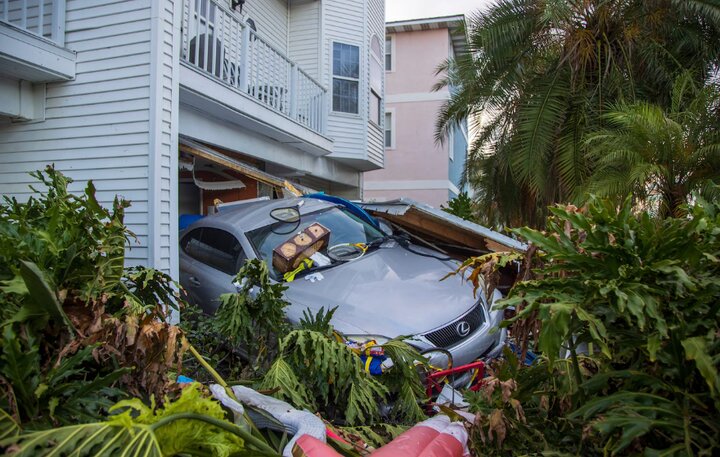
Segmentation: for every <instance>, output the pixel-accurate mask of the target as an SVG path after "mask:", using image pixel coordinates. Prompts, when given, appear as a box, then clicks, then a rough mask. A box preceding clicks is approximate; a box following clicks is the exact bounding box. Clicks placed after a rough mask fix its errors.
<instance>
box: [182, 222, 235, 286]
mask: <svg viewBox="0 0 720 457" xmlns="http://www.w3.org/2000/svg"><path fill="white" fill-rule="evenodd" d="M181 246H182V249H183V251H185V253H186V254H187V255H189V256H190V257H192V258H193V259H195V260H197V261H199V262H202V263H204V264H205V265H208V266H210V267H212V268H215V269H216V270H220V271H222V272H223V273H225V274H229V275H235V274H236V273H237V272H238V270H240V267H241V266H242V262H244V261H245V253H244V252H243V250H242V247H241V246H240V242H238V240H237V238H235V237H234V236H233V235H232V234H230V233H228V232H226V231H224V230H220V229H216V228H210V227H202V228H198V229H195V230H193V231H192V232H190V233H188V234H187V235H185V237H184V238H183V240H182V243H181Z"/></svg>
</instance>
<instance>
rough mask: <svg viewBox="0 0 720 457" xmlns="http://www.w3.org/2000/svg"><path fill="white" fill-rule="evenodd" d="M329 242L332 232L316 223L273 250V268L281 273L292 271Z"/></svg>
mask: <svg viewBox="0 0 720 457" xmlns="http://www.w3.org/2000/svg"><path fill="white" fill-rule="evenodd" d="M329 242H330V230H328V229H327V228H326V227H325V226H323V225H322V224H318V223H317V222H316V223H314V224H312V225H310V226H309V227H307V228H306V229H305V230H303V231H302V232H300V233H297V234H295V235H293V236H292V237H290V239H288V240H287V241H285V242H284V243H282V244H281V245H280V246H278V247H276V248H275V249H273V266H274V267H275V269H276V270H278V271H279V272H281V273H287V272H288V271H292V270H294V269H295V268H297V267H298V265H300V262H302V261H303V260H304V259H307V258H308V257H310V256H311V255H313V254H315V253H316V252H318V251H321V250H322V249H324V248H325V247H326V246H327V245H328V243H329Z"/></svg>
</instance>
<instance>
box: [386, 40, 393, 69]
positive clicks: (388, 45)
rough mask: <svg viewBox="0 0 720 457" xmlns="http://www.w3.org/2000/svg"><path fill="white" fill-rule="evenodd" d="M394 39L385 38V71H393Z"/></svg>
mask: <svg viewBox="0 0 720 457" xmlns="http://www.w3.org/2000/svg"><path fill="white" fill-rule="evenodd" d="M392 45H393V42H392V37H391V36H386V37H385V71H392V69H393V68H392V57H393V56H392Z"/></svg>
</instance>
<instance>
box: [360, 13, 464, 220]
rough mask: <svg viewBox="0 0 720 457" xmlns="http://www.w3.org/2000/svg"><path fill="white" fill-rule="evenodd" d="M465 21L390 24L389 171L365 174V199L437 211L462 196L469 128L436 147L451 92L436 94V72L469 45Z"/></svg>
mask: <svg viewBox="0 0 720 457" xmlns="http://www.w3.org/2000/svg"><path fill="white" fill-rule="evenodd" d="M464 20H465V18H464V16H462V15H459V16H447V17H436V18H430V19H417V20H410V21H399V22H389V23H387V24H385V30H386V38H385V39H386V41H385V118H384V129H385V165H384V169H381V170H375V171H370V172H366V173H364V174H363V179H364V183H363V199H364V200H366V201H373V200H374V201H385V200H390V199H394V198H397V197H409V198H412V199H415V200H419V201H421V202H424V203H428V204H430V205H432V206H435V207H440V205H442V204H445V203H446V202H447V201H448V199H450V198H453V197H455V196H457V195H458V193H459V192H460V189H459V185H460V178H461V177H462V172H463V168H464V165H465V157H466V153H467V124H466V123H465V125H462V126H460V127H458V128H457V129H455V131H453V132H452V133H451V135H450V137H449V138H447V141H445V142H444V144H442V145H440V144H437V143H436V142H435V138H434V132H435V121H436V119H437V115H438V112H439V110H440V107H441V106H442V104H443V102H444V101H446V100H447V99H448V98H449V97H450V90H449V89H448V88H445V89H443V90H441V91H438V92H433V91H432V87H433V85H434V84H435V83H436V82H437V80H438V77H437V76H436V75H435V71H436V69H437V67H438V65H440V64H441V63H442V62H444V61H445V60H446V59H447V58H449V57H453V56H454V55H455V54H456V53H458V52H460V50H461V49H462V48H463V46H465V45H466V43H467V42H466V38H465V35H464V34H463V33H462V32H461V31H459V27H460V25H461V24H462V23H463V21H464Z"/></svg>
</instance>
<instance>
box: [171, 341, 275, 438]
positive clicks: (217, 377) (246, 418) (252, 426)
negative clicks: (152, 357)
mask: <svg viewBox="0 0 720 457" xmlns="http://www.w3.org/2000/svg"><path fill="white" fill-rule="evenodd" d="M185 341H187V339H186V340H185ZM187 343H188V351H190V354H192V355H193V357H195V358H196V359H197V361H198V362H200V365H202V366H203V368H205V369H206V370H207V372H208V373H210V376H212V377H213V379H215V382H216V383H218V384H219V385H220V386H221V387H222V388H223V389H225V393H227V394H228V396H229V397H230V398H232V399H233V400H235V401H236V402H238V403H241V402H240V400H238V398H237V397H236V396H235V392H233V390H232V389H231V388H230V386H228V383H227V382H225V380H224V379H223V378H222V376H220V374H219V373H218V372H217V371H215V369H214V368H213V367H211V366H210V364H209V363H207V360H205V358H204V357H203V356H202V355H200V353H199V352H198V351H197V349H195V347H194V346H193V345H192V344H190V342H189V341H187ZM243 420H244V421H245V426H246V427H247V428H248V429H250V431H251V432H252V433H253V435H254V436H257V437H261V436H262V435H261V434H260V431H259V430H258V429H257V427H256V426H255V423H254V422H253V421H252V420H250V417H249V416H248V414H247V412H244V413H243ZM256 439H259V438H256Z"/></svg>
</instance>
